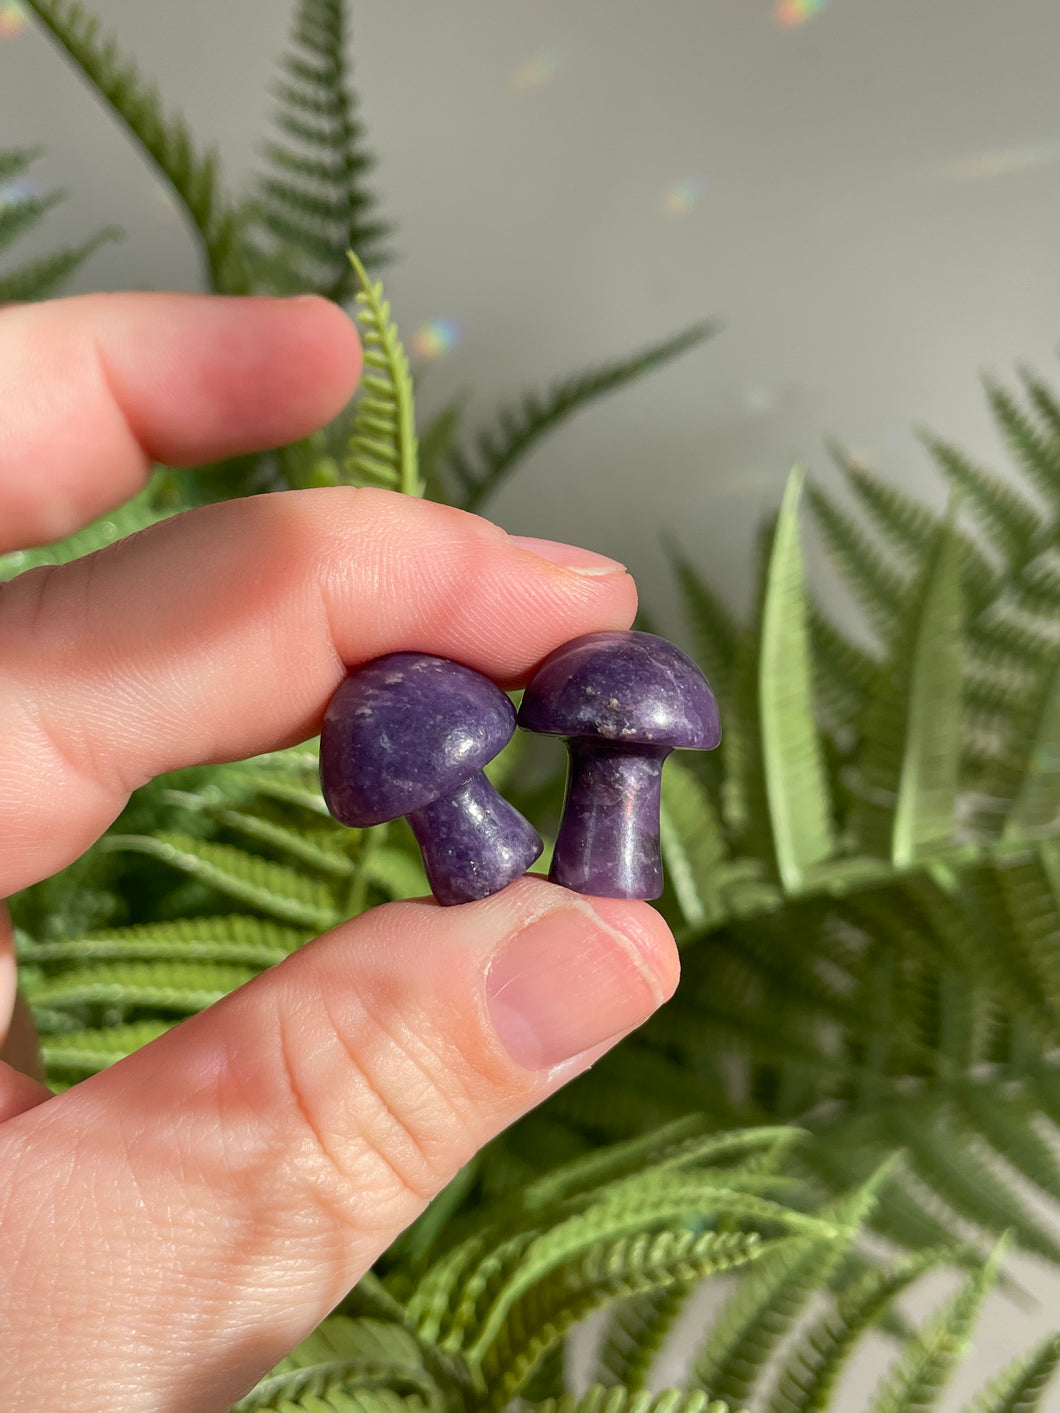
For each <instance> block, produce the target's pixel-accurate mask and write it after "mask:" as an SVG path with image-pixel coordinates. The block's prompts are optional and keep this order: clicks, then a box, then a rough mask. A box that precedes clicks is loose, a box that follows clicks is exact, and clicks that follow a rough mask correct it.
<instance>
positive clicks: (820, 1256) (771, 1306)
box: [694, 1168, 889, 1407]
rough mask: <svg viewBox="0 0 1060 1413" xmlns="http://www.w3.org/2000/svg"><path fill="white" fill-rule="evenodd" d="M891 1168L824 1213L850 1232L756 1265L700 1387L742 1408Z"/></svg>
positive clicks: (794, 1245) (702, 1353) (727, 1315)
mask: <svg viewBox="0 0 1060 1413" xmlns="http://www.w3.org/2000/svg"><path fill="white" fill-rule="evenodd" d="M888 1171H889V1169H888V1168H885V1169H882V1170H880V1171H879V1172H877V1173H875V1174H874V1175H873V1177H872V1178H871V1179H870V1180H869V1182H868V1183H866V1184H865V1186H864V1187H862V1188H861V1189H859V1190H858V1191H856V1192H854V1193H851V1194H849V1195H848V1196H847V1197H845V1198H843V1199H841V1200H840V1201H838V1202H836V1203H832V1204H830V1205H829V1207H827V1208H826V1209H825V1211H824V1213H822V1215H830V1216H833V1217H834V1219H835V1220H836V1221H837V1222H839V1223H840V1224H841V1225H842V1226H843V1227H845V1228H846V1229H847V1235H845V1236H843V1237H840V1236H839V1235H838V1233H837V1234H836V1235H835V1236H833V1237H832V1238H830V1239H821V1238H819V1237H818V1238H813V1237H805V1238H803V1237H798V1238H793V1239H792V1240H790V1241H789V1242H787V1243H786V1244H785V1245H784V1246H782V1247H780V1248H779V1249H777V1250H775V1251H774V1252H772V1253H771V1254H770V1255H769V1257H768V1258H767V1259H765V1260H763V1261H761V1262H759V1264H758V1265H757V1266H756V1268H755V1270H754V1272H753V1273H752V1274H751V1276H750V1278H749V1279H747V1280H744V1281H741V1282H740V1284H739V1286H738V1287H737V1289H736V1291H735V1293H734V1294H733V1295H732V1296H731V1297H730V1298H729V1300H728V1301H727V1302H726V1304H725V1305H724V1306H723V1307H722V1310H721V1312H720V1314H719V1315H718V1316H717V1318H716V1319H715V1321H714V1324H713V1326H712V1328H711V1329H710V1331H709V1333H708V1334H707V1337H706V1340H705V1341H704V1343H703V1345H702V1347H701V1348H700V1350H699V1352H698V1353H697V1355H696V1357H695V1361H694V1371H695V1377H696V1381H697V1383H698V1384H699V1385H700V1387H702V1388H705V1389H707V1390H708V1391H709V1392H710V1393H712V1394H713V1395H714V1396H715V1397H717V1398H721V1399H724V1400H726V1401H727V1402H729V1403H731V1404H734V1405H735V1406H737V1407H742V1406H743V1404H744V1402H745V1400H746V1399H747V1398H748V1397H749V1396H750V1395H751V1393H752V1392H753V1390H754V1387H755V1384H756V1382H757V1380H758V1378H759V1376H760V1374H761V1372H762V1370H763V1369H764V1368H765V1366H766V1364H767V1362H768V1361H769V1359H770V1358H771V1356H772V1355H773V1353H774V1351H775V1349H776V1347H777V1345H778V1343H779V1342H780V1340H781V1339H782V1337H783V1336H784V1334H785V1333H786V1332H787V1331H788V1330H789V1329H790V1328H791V1326H792V1325H793V1323H794V1321H795V1320H796V1319H797V1317H798V1316H799V1315H800V1314H801V1312H802V1310H803V1308H804V1307H805V1305H806V1303H807V1301H808V1300H809V1299H810V1298H811V1297H812V1296H813V1294H814V1293H815V1292H816V1291H818V1290H820V1288H821V1287H822V1286H823V1285H824V1284H825V1283H826V1282H827V1281H828V1280H829V1278H830V1277H831V1276H832V1274H833V1272H834V1271H835V1270H836V1267H837V1266H838V1264H839V1262H840V1260H841V1259H842V1258H843V1256H844V1255H845V1254H846V1250H847V1248H848V1246H849V1244H850V1241H851V1238H852V1235H853V1230H854V1229H856V1228H857V1227H859V1226H860V1225H861V1224H862V1223H863V1222H864V1221H865V1219H866V1218H867V1217H868V1215H869V1213H870V1212H871V1211H872V1208H873V1207H874V1205H875V1202H876V1193H877V1190H878V1188H879V1187H880V1185H881V1182H882V1181H883V1179H884V1177H885V1176H886V1174H887V1172H888Z"/></svg>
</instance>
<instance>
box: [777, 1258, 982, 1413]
mask: <svg viewBox="0 0 1060 1413" xmlns="http://www.w3.org/2000/svg"><path fill="white" fill-rule="evenodd" d="M961 1255H962V1253H961V1251H960V1249H959V1248H953V1247H929V1248H928V1249H927V1250H926V1251H917V1252H914V1253H912V1254H911V1255H909V1256H906V1257H903V1258H902V1259H901V1260H899V1261H896V1262H894V1263H893V1264H891V1265H889V1266H882V1267H880V1266H872V1267H870V1268H869V1269H868V1270H867V1271H866V1272H865V1274H864V1275H863V1276H862V1277H861V1278H860V1279H859V1280H857V1281H855V1282H854V1283H853V1285H851V1286H850V1287H849V1288H848V1289H847V1290H845V1291H844V1292H843V1294H842V1296H841V1297H840V1298H839V1299H838V1300H837V1301H836V1303H835V1308H834V1310H830V1311H829V1312H828V1313H827V1314H826V1315H824V1316H823V1317H822V1318H821V1319H819V1320H818V1321H817V1322H816V1323H815V1324H814V1325H813V1326H811V1328H810V1329H809V1330H808V1331H807V1332H806V1333H805V1335H804V1336H803V1338H802V1339H801V1340H800V1342H799V1344H798V1345H797V1346H796V1347H795V1349H794V1351H793V1352H792V1353H791V1355H790V1356H789V1357H788V1359H787V1361H786V1362H785V1364H784V1366H783V1368H782V1369H781V1371H780V1374H779V1376H778V1379H777V1387H776V1391H775V1393H774V1394H773V1397H772V1400H771V1402H770V1404H769V1409H770V1413H826V1410H827V1409H828V1408H829V1406H830V1404H831V1401H832V1394H833V1392H834V1390H835V1387H836V1383H837V1382H838V1379H839V1377H840V1375H841V1374H842V1372H843V1370H844V1369H845V1367H846V1365H847V1362H848V1361H849V1359H850V1357H851V1355H853V1354H854V1352H855V1350H856V1349H857V1347H858V1344H859V1342H860V1341H861V1339H862V1338H863V1336H864V1335H865V1333H866V1331H867V1330H869V1329H870V1328H872V1327H873V1326H874V1325H875V1324H876V1323H877V1322H878V1321H880V1320H881V1319H882V1318H883V1316H884V1315H885V1314H886V1313H887V1311H888V1310H889V1309H890V1307H891V1305H892V1304H893V1302H894V1301H895V1300H897V1299H898V1297H899V1296H900V1295H902V1294H903V1293H904V1292H905V1291H906V1290H908V1289H909V1287H910V1286H911V1285H913V1284H914V1282H916V1281H917V1280H919V1279H920V1277H921V1276H922V1275H923V1274H924V1273H925V1272H927V1271H932V1270H936V1269H938V1268H940V1267H943V1266H946V1265H952V1264H954V1263H956V1262H957V1261H958V1260H959V1259H960V1258H961Z"/></svg>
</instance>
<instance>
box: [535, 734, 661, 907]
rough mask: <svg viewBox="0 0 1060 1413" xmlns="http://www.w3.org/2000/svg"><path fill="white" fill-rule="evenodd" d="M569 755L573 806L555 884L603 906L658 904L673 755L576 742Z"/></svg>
mask: <svg viewBox="0 0 1060 1413" xmlns="http://www.w3.org/2000/svg"><path fill="white" fill-rule="evenodd" d="M567 749H568V751H569V752H570V773H569V775H568V779H567V801H566V804H565V805H564V808H563V823H562V824H561V826H560V831H559V838H558V839H557V840H556V849H555V853H554V854H553V856H552V868H551V870H550V872H549V877H550V878H551V879H552V881H553V882H554V883H559V884H561V885H562V886H563V887H564V888H572V889H574V890H575V892H578V893H589V894H593V895H595V896H596V897H598V898H657V897H658V896H659V894H660V893H661V892H662V887H663V871H662V859H661V858H660V856H659V804H660V798H661V787H662V767H663V761H664V760H665V759H666V757H667V756H668V755H669V754H670V748H669V747H668V746H633V747H631V746H616V745H615V744H614V743H613V742H610V741H599V740H592V739H588V738H572V739H571V740H569V741H568V742H567Z"/></svg>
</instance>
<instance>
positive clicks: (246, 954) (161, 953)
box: [19, 914, 313, 967]
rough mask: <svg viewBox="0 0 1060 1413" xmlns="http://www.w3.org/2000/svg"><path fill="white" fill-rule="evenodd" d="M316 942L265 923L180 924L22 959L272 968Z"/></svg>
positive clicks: (97, 938) (42, 948) (236, 919)
mask: <svg viewBox="0 0 1060 1413" xmlns="http://www.w3.org/2000/svg"><path fill="white" fill-rule="evenodd" d="M312 936H313V933H312V932H309V931H299V930H297V929H295V928H291V927H279V926H277V924H276V923H273V922H266V921H265V920H264V918H259V917H249V916H242V915H239V914H236V915H235V916H232V917H196V918H180V919H179V920H178V921H176V922H152V923H141V924H139V925H137V926H133V927H115V928H112V929H111V930H110V931H108V932H94V933H91V934H90V935H89V936H87V937H72V938H67V939H65V940H64V941H61V942H37V941H33V940H29V941H26V942H25V943H24V944H23V946H22V947H21V948H20V950H19V957H20V958H21V960H22V961H23V962H26V963H37V964H40V963H49V962H76V961H88V960H93V961H151V960H156V959H157V960H162V959H165V958H168V959H170V960H172V961H180V960H185V961H200V962H224V963H226V964H229V965H235V966H251V967H255V966H256V967H270V966H275V965H276V964H277V963H278V962H282V961H283V959H284V957H286V956H288V955H289V954H290V953H291V952H293V951H295V950H296V949H297V948H298V947H300V946H302V945H303V943H305V942H308V941H309V939H310V938H311V937H312Z"/></svg>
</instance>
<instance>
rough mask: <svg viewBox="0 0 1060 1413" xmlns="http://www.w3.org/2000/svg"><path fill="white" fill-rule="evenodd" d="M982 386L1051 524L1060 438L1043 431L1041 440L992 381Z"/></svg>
mask: <svg viewBox="0 0 1060 1413" xmlns="http://www.w3.org/2000/svg"><path fill="white" fill-rule="evenodd" d="M983 386H984V388H985V389H986V395H987V400H988V401H989V403H990V409H991V411H992V412H993V414H994V419H995V421H996V422H997V424H998V426H999V427H1000V428H1001V431H1002V433H1003V434H1004V437H1005V440H1006V441H1007V443H1008V445H1009V448H1010V450H1011V451H1012V453H1013V455H1014V457H1015V459H1016V463H1017V465H1018V466H1019V468H1020V470H1021V471H1023V472H1024V474H1025V475H1026V476H1027V477H1028V479H1029V480H1030V482H1031V484H1032V485H1033V486H1034V489H1035V490H1036V491H1037V492H1038V494H1039V495H1040V496H1041V498H1042V500H1043V501H1044V502H1045V504H1046V505H1047V506H1048V507H1049V513H1050V516H1051V517H1052V519H1053V520H1054V522H1055V520H1056V517H1057V515H1058V514H1060V434H1057V433H1056V432H1055V431H1051V430H1050V429H1047V433H1046V435H1044V436H1043V435H1042V434H1041V433H1040V432H1039V431H1038V429H1037V428H1036V427H1035V426H1034V424H1033V423H1032V422H1031V420H1030V418H1029V417H1027V416H1026V415H1025V414H1024V412H1023V411H1022V409H1021V408H1020V407H1019V406H1017V404H1016V400H1015V398H1013V397H1012V396H1011V395H1010V394H1009V393H1007V392H1006V391H1005V390H1004V388H1002V387H1001V386H1000V384H998V383H997V382H995V381H994V379H993V378H984V379H983ZM1043 528H1044V527H1043Z"/></svg>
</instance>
